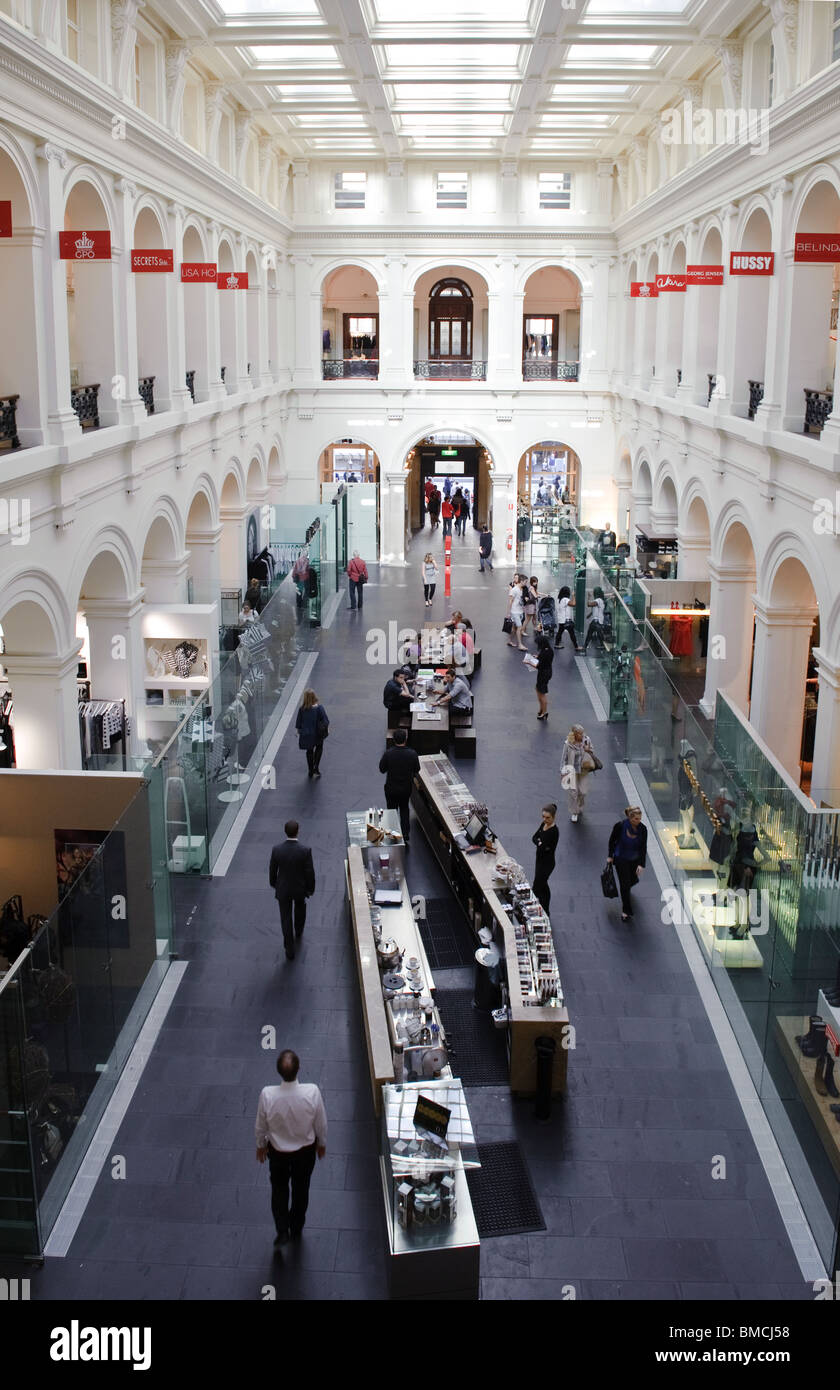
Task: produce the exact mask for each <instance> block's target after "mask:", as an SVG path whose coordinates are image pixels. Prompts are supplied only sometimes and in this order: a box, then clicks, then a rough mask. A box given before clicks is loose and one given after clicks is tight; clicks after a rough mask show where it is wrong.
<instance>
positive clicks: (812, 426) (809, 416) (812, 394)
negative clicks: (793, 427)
mask: <svg viewBox="0 0 840 1390" xmlns="http://www.w3.org/2000/svg"><path fill="white" fill-rule="evenodd" d="M803 390H804V392H805V428H804V430H803V431H802V432H803V434H813V433H816V434H820V433H821V432H822V427H823V425H824V424H825V422H826V420H827V419H828V417H829V415H830V414H831V411H832V409H833V407H834V392H833V391H814V390H811V389H810V388H809V387H807V386H805V387H803Z"/></svg>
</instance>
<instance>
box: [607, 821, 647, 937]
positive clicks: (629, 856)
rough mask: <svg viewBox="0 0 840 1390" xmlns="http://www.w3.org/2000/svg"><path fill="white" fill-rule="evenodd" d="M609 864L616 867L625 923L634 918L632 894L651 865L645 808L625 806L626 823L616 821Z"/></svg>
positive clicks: (609, 848) (622, 915)
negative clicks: (644, 871) (643, 815)
mask: <svg viewBox="0 0 840 1390" xmlns="http://www.w3.org/2000/svg"><path fill="white" fill-rule="evenodd" d="M607 855H608V858H607V863H608V864H613V865H614V866H615V872H616V875H617V876H618V886H619V888H620V890H621V920H622V922H626V921H628V919H632V917H633V904H632V903H631V901H630V891H631V889H632V888H634V887H635V886H636V884H637V883H638V881H639V879H640V878H641V876H642V869H643V868H644V867H645V863H646V861H647V826H645V825H642V808H641V806H625V808H624V820H619V821H616V823H615V825H614V826H613V828H612V834H611V835H610V843H609V846H608V847H607Z"/></svg>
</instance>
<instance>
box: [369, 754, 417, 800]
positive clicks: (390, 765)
mask: <svg viewBox="0 0 840 1390" xmlns="http://www.w3.org/2000/svg"><path fill="white" fill-rule="evenodd" d="M379 771H380V772H384V773H385V793H386V795H389V794H390V795H391V796H398V797H400V799H402V798H404V797H408V796H410V795H411V783H412V779H413V778H414V777H416V776H417V774H418V773H419V771H420V759H419V758H418V756H417V754H416V753H415V751H414V749H413V748H408V747H403V748H399V747H395V748H388V749H387V750H386V751H385V752H384V753H383V754H382V757H381V758H380V759H379Z"/></svg>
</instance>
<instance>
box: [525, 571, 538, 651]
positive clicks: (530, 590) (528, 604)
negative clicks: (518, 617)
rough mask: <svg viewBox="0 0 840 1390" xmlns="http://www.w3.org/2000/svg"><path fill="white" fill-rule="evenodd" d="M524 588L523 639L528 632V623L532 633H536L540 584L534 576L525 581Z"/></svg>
mask: <svg viewBox="0 0 840 1390" xmlns="http://www.w3.org/2000/svg"><path fill="white" fill-rule="evenodd" d="M526 588H527V595H526V598H525V622H524V624H523V626H522V636H523V637H524V636H525V633H526V632H527V630H528V624H529V623H530V624H531V630H532V632H534V633H536V631H537V604H538V603H539V601H540V584H539V580H538V579H537V577H536V575H533V574H532V575H531V577H530V579H529V580H528V581H527V584H526Z"/></svg>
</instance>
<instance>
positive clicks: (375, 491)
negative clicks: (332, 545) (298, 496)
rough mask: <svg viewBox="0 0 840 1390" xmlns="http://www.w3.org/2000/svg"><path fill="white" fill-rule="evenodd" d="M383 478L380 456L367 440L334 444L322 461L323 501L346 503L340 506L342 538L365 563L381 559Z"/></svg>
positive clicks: (324, 454)
mask: <svg viewBox="0 0 840 1390" xmlns="http://www.w3.org/2000/svg"><path fill="white" fill-rule="evenodd" d="M379 476H380V475H379V456H378V454H377V453H376V450H375V449H373V448H372V446H371V445H370V444H368V443H367V441H366V440H363V439H356V438H349V437H348V438H346V439H337V440H334V441H333V443H332V444H328V445H327V447H326V448H325V449H322V451H321V454H320V455H319V458H318V478H319V481H320V495H321V501H322V502H330V501H332V500H333V498H336V497H338V498H339V499H341V498H345V499H346V500H344V501H341V500H339V502H337V503H336V506H337V507H339V508H340V512H339V520H340V526H339V530H340V534H341V536H342V537H345V538H346V551H347V554H348V555H352V554H353V551H354V550H358V552H359V554H360V555H361V556H362V558H363V559H364V560H365V561H371V560H377V559H378V558H379V551H380V525H381V516H380V502H379V499H380V488H379ZM345 522H346V525H345Z"/></svg>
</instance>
